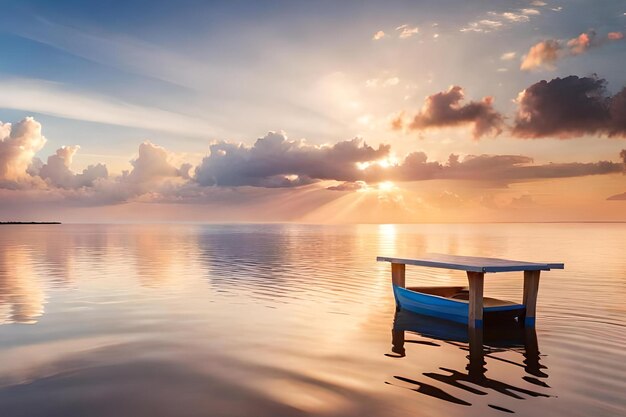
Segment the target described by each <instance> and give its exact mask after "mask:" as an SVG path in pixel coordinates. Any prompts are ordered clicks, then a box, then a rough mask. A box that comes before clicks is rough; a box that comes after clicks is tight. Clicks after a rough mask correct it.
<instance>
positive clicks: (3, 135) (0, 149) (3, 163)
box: [0, 117, 46, 185]
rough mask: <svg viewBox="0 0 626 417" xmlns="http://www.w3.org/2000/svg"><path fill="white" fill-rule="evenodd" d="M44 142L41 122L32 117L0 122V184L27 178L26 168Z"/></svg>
mask: <svg viewBox="0 0 626 417" xmlns="http://www.w3.org/2000/svg"><path fill="white" fill-rule="evenodd" d="M45 144H46V138H45V137H44V136H43V135H42V134H41V124H40V123H39V122H37V121H36V120H35V119H33V118H32V117H26V118H24V119H22V120H21V121H20V122H18V123H16V124H15V125H12V124H11V123H2V122H0V184H2V183H4V184H5V185H6V184H8V183H17V182H20V181H22V180H24V179H27V178H29V177H30V175H29V174H28V172H27V170H28V168H29V166H30V165H31V162H32V160H33V157H34V156H35V153H36V152H38V151H40V150H41V149H42V148H43V146H44V145H45Z"/></svg>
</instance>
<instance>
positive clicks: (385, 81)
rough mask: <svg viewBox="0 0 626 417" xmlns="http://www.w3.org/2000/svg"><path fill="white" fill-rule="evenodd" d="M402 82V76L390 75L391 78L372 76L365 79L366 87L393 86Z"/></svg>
mask: <svg viewBox="0 0 626 417" xmlns="http://www.w3.org/2000/svg"><path fill="white" fill-rule="evenodd" d="M398 84H400V78H398V77H389V78H370V79H368V80H365V86H366V87H374V88H375V87H393V86H396V85H398Z"/></svg>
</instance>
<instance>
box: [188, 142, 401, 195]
mask: <svg viewBox="0 0 626 417" xmlns="http://www.w3.org/2000/svg"><path fill="white" fill-rule="evenodd" d="M389 149H390V147H389V146H388V145H380V146H379V147H378V149H375V148H373V147H371V146H368V145H367V144H366V143H364V142H363V141H362V140H360V139H353V140H348V141H343V142H339V143H336V144H335V145H332V146H313V145H308V144H306V143H305V142H304V141H302V140H299V141H292V140H289V139H287V137H286V136H285V134H284V133H280V132H270V133H268V134H267V135H266V136H264V137H262V138H260V139H257V141H256V142H255V144H254V145H253V146H252V147H248V146H245V145H242V144H239V145H238V144H233V143H228V142H217V143H214V144H212V145H211V146H210V155H209V156H208V157H206V158H204V159H203V160H202V163H201V164H200V165H199V166H198V167H197V168H196V176H195V179H196V181H197V182H198V183H199V184H201V185H218V186H230V187H235V186H244V185H247V186H256V187H269V188H273V187H295V186H301V185H306V184H310V183H312V182H315V181H318V180H327V179H333V180H337V181H355V180H358V179H359V178H358V175H359V170H358V168H357V166H356V164H357V162H370V161H375V160H378V159H381V158H384V157H386V156H388V154H389Z"/></svg>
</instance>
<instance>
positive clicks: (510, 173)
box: [0, 119, 626, 205]
mask: <svg viewBox="0 0 626 417" xmlns="http://www.w3.org/2000/svg"><path fill="white" fill-rule="evenodd" d="M25 120H27V122H25V124H24V125H20V124H16V125H15V126H13V127H11V126H6V125H3V128H4V129H5V130H7V129H10V130H11V132H9V133H5V134H4V140H3V143H4V142H5V141H7V139H6V138H7V137H9V138H11V135H14V137H13V139H11V140H18V139H16V138H24V137H28V138H31V139H32V138H33V137H34V138H37V137H40V136H41V135H40V133H41V132H40V130H41V129H40V128H41V126H40V125H39V124H38V123H37V122H35V121H34V120H32V119H25ZM18 125H19V126H20V128H17V126H18ZM29 126H30V128H29ZM7 131H8V130H7ZM33 132H35V133H33ZM37 132H39V133H37ZM38 135H39V136H38ZM41 140H43V139H40V141H41ZM23 143H25V144H26V143H35V146H34V147H33V146H31V147H30V148H24V149H22V151H26V150H28V149H30V150H31V151H32V149H35V148H38V147H39V146H40V144H37V143H38V142H37V141H36V140H35V141H33V140H30V141H24V140H23ZM3 146H6V145H3ZM2 149H3V151H4V150H5V148H4V147H3V148H2ZM8 149H13V148H12V147H9V148H8ZM78 151H79V147H78V146H64V147H61V148H59V149H58V150H57V151H56V152H55V153H54V154H53V155H51V156H50V157H48V158H47V161H46V163H42V162H41V161H38V160H37V159H36V158H33V157H32V156H31V158H30V160H28V158H24V159H23V160H20V164H21V165H20V169H19V171H20V173H21V174H20V175H22V176H23V177H24V178H25V179H27V180H28V181H25V182H24V184H30V187H31V188H28V187H27V186H23V187H21V188H19V187H8V186H7V184H6V183H3V182H0V188H7V187H8V188H13V189H15V188H19V190H10V191H7V190H5V191H3V193H4V195H12V196H15V195H17V194H15V193H23V194H22V195H24V196H25V198H27V199H31V200H32V201H44V200H45V199H49V200H50V201H54V202H60V201H71V202H74V203H76V204H80V205H105V204H116V203H124V202H133V201H134V202H136V201H141V202H170V203H172V202H175V203H194V202H202V201H207V199H209V198H210V195H212V194H211V193H212V192H211V190H219V189H230V188H235V187H265V188H280V187H299V186H304V185H309V184H312V183H315V182H319V181H325V180H329V181H336V185H332V186H330V187H328V185H327V184H324V185H325V186H326V187H327V189H329V190H333V191H344V192H350V191H359V190H369V189H380V190H387V189H388V188H387V185H389V184H390V183H388V181H394V182H396V181H397V182H411V181H424V180H432V179H438V180H456V181H460V180H462V181H466V180H472V181H482V182H488V183H492V184H499V185H506V184H508V183H511V182H518V181H532V180H540V179H547V178H565V177H578V176H587V175H603V174H613V173H622V172H624V167H625V166H626V150H624V151H622V153H621V154H620V158H621V160H620V161H619V162H613V161H598V162H588V163H580V162H572V163H554V164H553V163H549V164H536V163H535V162H534V161H533V159H532V158H530V157H528V156H524V155H467V156H465V157H463V158H461V157H459V156H458V155H454V154H452V155H450V157H449V158H448V160H447V161H446V162H439V161H433V160H429V158H428V155H427V154H426V153H424V152H412V153H410V154H409V155H407V156H406V157H405V158H404V159H403V160H398V159H396V158H394V157H392V155H391V148H390V146H389V145H380V146H378V147H377V148H374V147H371V146H369V145H367V144H366V143H365V142H363V141H362V140H360V139H353V140H347V141H342V142H338V143H336V144H334V145H321V146H317V145H310V144H307V143H306V142H305V141H304V140H290V139H288V138H287V137H286V135H285V134H284V133H280V132H270V133H268V134H267V135H266V136H264V137H262V138H259V139H258V140H257V141H256V142H255V144H254V145H252V146H247V145H243V144H236V143H230V142H225V141H222V142H216V143H213V144H212V145H211V146H210V154H209V156H207V157H206V158H204V159H203V160H202V162H201V163H200V165H199V166H197V167H196V168H195V170H193V175H190V170H191V165H190V164H182V165H181V166H180V167H177V165H176V164H174V163H173V162H172V161H173V160H174V158H173V155H172V154H171V153H170V152H168V151H167V150H166V149H165V148H162V147H160V146H158V145H155V144H152V143H150V142H147V141H146V142H144V143H142V144H140V145H139V151H138V155H137V157H136V158H135V159H133V160H131V161H130V164H131V166H132V169H131V170H130V171H126V172H124V173H123V174H122V175H118V176H110V175H109V174H108V172H107V169H106V167H105V166H104V165H102V164H97V165H93V166H89V167H88V168H86V169H85V170H83V171H82V172H81V173H75V172H74V171H72V169H71V166H72V161H73V159H74V157H75V155H76V153H77V152H78ZM8 154H10V152H9V153H6V154H3V158H4V159H6V160H9V159H7V158H6V155H8ZM29 155H30V154H29ZM11 161H12V160H11ZM13 165H15V164H13ZM13 165H12V167H13ZM12 169H13V168H12ZM368 184H372V185H368ZM376 184H386V185H385V187H382V186H381V187H377V186H376ZM233 192H234V191H233ZM259 192H260V191H257V193H259ZM449 197H450V196H445V199H448V198H449ZM41 199H43V200H41Z"/></svg>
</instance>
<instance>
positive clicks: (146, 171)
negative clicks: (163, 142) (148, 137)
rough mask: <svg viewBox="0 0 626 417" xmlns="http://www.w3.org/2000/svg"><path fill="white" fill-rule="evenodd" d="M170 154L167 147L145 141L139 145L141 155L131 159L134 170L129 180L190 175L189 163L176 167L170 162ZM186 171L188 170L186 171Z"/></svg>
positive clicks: (141, 180)
mask: <svg viewBox="0 0 626 417" xmlns="http://www.w3.org/2000/svg"><path fill="white" fill-rule="evenodd" d="M169 158H170V156H169V154H168V152H167V150H165V148H163V147H161V146H158V145H154V144H153V143H151V142H149V141H145V142H143V143H142V144H140V145H139V156H138V157H137V159H135V160H133V161H131V162H130V163H131V165H132V166H133V169H132V171H131V172H130V174H128V177H127V178H128V180H130V181H132V182H148V181H152V180H155V179H157V180H158V179H161V178H166V177H183V176H188V172H189V169H190V168H191V167H190V166H189V165H188V164H185V165H184V166H183V167H182V168H176V167H174V166H173V165H172V164H171V163H170V162H169V160H168V159H169ZM185 171H186V172H185Z"/></svg>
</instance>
